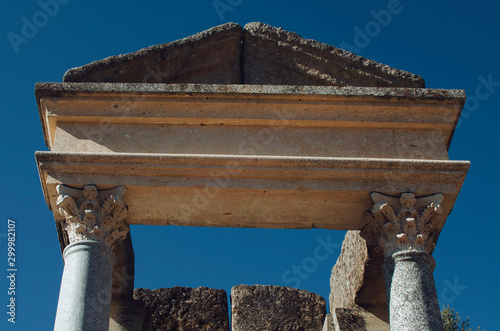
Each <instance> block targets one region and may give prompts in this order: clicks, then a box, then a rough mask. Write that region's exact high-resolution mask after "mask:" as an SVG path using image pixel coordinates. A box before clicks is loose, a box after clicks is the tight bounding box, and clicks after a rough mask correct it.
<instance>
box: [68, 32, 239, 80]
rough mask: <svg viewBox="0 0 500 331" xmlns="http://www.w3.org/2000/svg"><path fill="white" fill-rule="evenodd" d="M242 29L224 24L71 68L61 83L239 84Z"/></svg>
mask: <svg viewBox="0 0 500 331" xmlns="http://www.w3.org/2000/svg"><path fill="white" fill-rule="evenodd" d="M241 34H242V27H241V26H240V25H238V24H236V23H226V24H223V25H220V26H216V27H213V28H211V29H208V30H206V31H203V32H200V33H197V34H195V35H193V36H190V37H187V38H184V39H180V40H176V41H173V42H170V43H166V44H161V45H155V46H151V47H147V48H144V49H141V50H139V51H137V52H134V53H129V54H124V55H117V56H111V57H108V58H105V59H103V60H99V61H95V62H92V63H89V64H87V65H84V66H82V67H78V68H73V69H70V70H68V71H67V72H66V74H65V75H64V77H63V81H65V82H121V83H210V84H238V83H239V82H240V80H241V79H240V52H241V45H240V44H241Z"/></svg>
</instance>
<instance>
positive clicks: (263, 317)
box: [231, 285, 326, 331]
mask: <svg viewBox="0 0 500 331" xmlns="http://www.w3.org/2000/svg"><path fill="white" fill-rule="evenodd" d="M325 315H326V302H325V300H324V299H323V298H322V297H321V296H319V295H317V294H314V293H311V292H307V291H304V290H298V289H295V288H289V287H281V286H271V285H238V286H235V287H233V288H232V289H231V318H232V330H233V331H250V330H252V331H259V330H261V331H280V330H283V331H285V330H286V331H293V330H297V331H298V330H301V331H306V330H307V331H312V330H318V331H320V330H321V329H322V327H323V322H324V319H325Z"/></svg>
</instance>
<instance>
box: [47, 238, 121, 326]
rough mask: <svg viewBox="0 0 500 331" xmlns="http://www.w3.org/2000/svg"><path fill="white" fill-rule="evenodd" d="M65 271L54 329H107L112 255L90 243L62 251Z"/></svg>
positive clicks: (84, 241) (78, 244)
mask: <svg viewBox="0 0 500 331" xmlns="http://www.w3.org/2000/svg"><path fill="white" fill-rule="evenodd" d="M63 256H64V271H63V277H62V281H61V290H60V292H59V302H58V304H57V313H56V321H55V326H54V330H57V331H67V330H82V331H95V330H108V328H109V316H110V304H111V274H112V270H113V264H114V262H115V256H114V254H113V252H112V251H111V249H109V247H108V246H106V245H104V244H102V243H100V242H97V241H92V240H82V241H78V242H75V243H73V244H71V245H69V246H67V247H66V248H65V249H64V254H63Z"/></svg>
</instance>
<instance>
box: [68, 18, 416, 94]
mask: <svg viewBox="0 0 500 331" xmlns="http://www.w3.org/2000/svg"><path fill="white" fill-rule="evenodd" d="M242 35H243V28H242V27H241V26H240V25H238V24H236V23H226V24H223V25H220V26H216V27H213V28H211V29H208V30H206V31H203V32H200V33H197V34H195V35H193V36H190V37H187V38H183V39H180V40H176V41H173V42H170V43H166V44H161V45H155V46H151V47H147V48H144V49H141V50H139V51H137V52H134V53H129V54H124V55H117V56H111V57H108V58H105V59H103V60H99V61H95V62H92V63H89V64H87V65H84V66H82V67H78V68H73V69H70V70H68V71H67V72H66V74H65V75H64V78H63V80H64V81H65V82H123V83H127V82H128V83H170V84H172V83H209V84H240V83H241V84H266V85H333V86H378V87H424V86H425V83H424V80H423V79H422V78H421V77H420V76H417V75H414V74H411V73H409V72H406V71H402V70H397V69H393V68H391V67H389V66H386V65H384V64H381V63H378V62H375V61H371V60H368V59H365V58H363V57H361V56H358V55H355V54H353V53H351V52H348V51H345V50H342V49H339V48H336V47H334V46H330V45H327V44H323V43H320V42H318V41H315V40H310V39H304V38H302V37H300V36H299V35H297V34H295V33H293V32H289V31H285V30H282V29H281V28H279V29H278V28H274V27H272V26H269V25H267V24H263V23H259V22H255V23H249V24H247V25H246V26H245V30H244V37H242ZM242 52H243V54H241V53H242ZM241 55H243V56H241ZM242 58H243V63H242V64H243V65H241V59H242ZM242 69H243V72H242V71H241V70H242Z"/></svg>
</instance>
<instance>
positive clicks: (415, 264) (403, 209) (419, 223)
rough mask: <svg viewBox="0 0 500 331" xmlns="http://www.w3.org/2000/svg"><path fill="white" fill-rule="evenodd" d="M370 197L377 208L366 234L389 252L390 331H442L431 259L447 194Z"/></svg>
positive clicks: (369, 216) (385, 270) (385, 265)
mask: <svg viewBox="0 0 500 331" xmlns="http://www.w3.org/2000/svg"><path fill="white" fill-rule="evenodd" d="M371 197H372V200H373V202H374V205H373V208H372V210H371V211H370V212H367V213H366V214H365V217H366V218H367V219H368V222H369V225H368V226H367V227H366V228H365V229H364V230H363V235H364V236H365V237H367V238H369V237H370V236H372V237H373V236H375V237H376V238H377V239H378V243H379V245H380V246H381V247H382V249H383V251H384V255H385V260H384V263H383V266H382V272H383V274H384V278H385V286H386V293H387V301H388V305H389V323H390V329H391V331H396V330H397V331H406V330H407V331H410V330H432V331H435V330H443V322H442V320H441V313H440V310H439V303H438V298H437V292H436V286H435V283H434V277H433V275H432V273H433V271H434V267H435V265H436V263H435V260H434V258H433V257H432V256H431V253H432V251H433V250H434V248H435V236H436V235H437V234H439V229H437V228H436V226H435V223H436V219H437V218H438V217H439V216H440V215H441V214H442V210H441V206H440V203H441V202H442V199H443V196H442V194H435V195H432V196H427V197H422V198H415V195H414V194H413V193H403V194H402V195H401V197H400V198H399V199H398V198H394V197H390V196H386V195H383V194H380V193H372V195H371ZM367 240H368V239H367Z"/></svg>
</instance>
